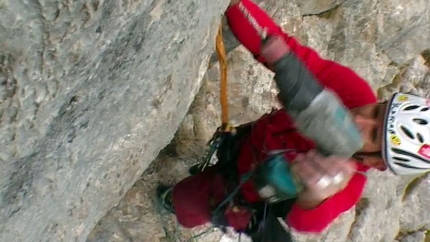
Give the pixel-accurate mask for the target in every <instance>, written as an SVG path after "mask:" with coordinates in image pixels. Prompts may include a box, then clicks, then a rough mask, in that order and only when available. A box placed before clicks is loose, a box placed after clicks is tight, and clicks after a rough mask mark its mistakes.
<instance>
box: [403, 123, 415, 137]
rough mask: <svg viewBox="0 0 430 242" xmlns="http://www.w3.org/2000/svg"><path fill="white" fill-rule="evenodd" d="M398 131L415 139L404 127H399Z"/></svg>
mask: <svg viewBox="0 0 430 242" xmlns="http://www.w3.org/2000/svg"><path fill="white" fill-rule="evenodd" d="M400 129H401V130H402V131H403V133H404V134H405V135H406V136H408V137H409V138H411V139H415V137H414V135H413V134H412V133H411V131H409V130H408V129H407V128H405V127H404V126H400Z"/></svg>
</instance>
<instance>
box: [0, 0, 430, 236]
mask: <svg viewBox="0 0 430 242" xmlns="http://www.w3.org/2000/svg"><path fill="white" fill-rule="evenodd" d="M72 2H73V3H72ZM182 2H183V1H168V0H164V1H163V0H159V1H145V0H143V1H127V0H124V1H100V2H99V1H95V0H94V1H90V0H87V1H83V0H80V1H61V2H59V1H55V0H51V1H47V0H40V1H12V0H0V33H1V34H0V40H1V42H0V43H2V44H1V45H0V117H1V119H0V121H1V122H0V147H2V148H1V149H0V162H1V167H2V169H0V194H1V198H2V199H1V202H0V216H1V217H0V219H1V220H0V221H1V222H0V241H89V242H93V241H94V242H95V241H97V242H98V241H145V242H146V241H148V242H153V241H166V240H167V238H168V237H169V236H168V233H166V230H165V229H164V228H165V227H169V228H170V229H172V227H175V226H174V225H172V224H174V218H172V217H168V218H167V219H166V221H165V220H162V219H160V218H159V214H158V213H159V212H158V208H157V206H155V205H154V203H153V202H152V199H153V198H154V191H153V190H154V187H155V185H156V183H157V182H159V181H163V182H166V183H174V182H176V181H178V180H179V179H180V178H182V177H184V176H186V175H187V167H188V166H190V165H191V164H194V163H195V162H196V161H197V160H198V159H201V157H202V155H204V153H205V150H206V147H205V146H204V144H205V142H206V141H207V140H208V139H209V138H210V136H211V135H212V132H214V131H215V129H216V127H217V126H218V125H219V123H220V114H219V110H220V108H219V100H218V84H219V82H218V79H219V75H218V66H217V65H214V66H213V67H212V68H211V69H209V70H206V69H207V63H208V60H209V56H210V55H212V54H213V46H214V36H215V32H216V28H217V25H218V21H219V16H220V14H221V13H222V12H223V11H224V9H225V7H226V5H227V2H228V1H209V0H203V1H185V2H183V3H182ZM257 2H259V3H260V5H261V6H262V7H263V8H265V9H267V11H268V12H269V13H270V14H271V15H272V16H273V17H274V18H275V20H276V21H277V22H278V23H280V24H281V25H282V27H283V28H284V29H285V30H286V31H287V32H289V33H291V34H292V35H294V36H296V37H297V38H298V39H299V40H300V41H301V42H302V43H303V44H305V45H308V46H311V47H313V48H315V49H316V50H318V51H319V52H320V54H321V55H322V56H324V57H326V58H330V59H333V60H335V61H338V62H340V63H342V64H344V65H347V66H350V67H351V68H353V69H354V70H356V71H357V73H359V74H360V75H361V76H363V77H364V78H365V79H366V80H368V81H369V83H371V85H372V86H373V87H374V89H375V91H376V92H378V94H379V97H380V98H381V99H384V98H386V97H388V95H389V94H390V93H392V92H394V91H397V90H402V91H410V92H414V93H418V94H420V95H429V90H430V86H429V83H430V70H429V66H430V32H429V31H428V29H430V19H429V18H428V17H427V16H430V2H428V1H426V0H412V1H400V0H394V1H393V0H390V1H388V0H384V1H381V0H378V1H377V0H349V1H337V0H332V1H314V0H307V1H283V0H266V1H262V0H259V1H257ZM333 7H334V8H333ZM225 31H226V33H228V28H227V27H225ZM226 39H227V42H228V49H229V50H231V53H230V54H229V63H230V67H229V78H230V79H229V102H230V118H231V120H232V122H233V123H234V124H240V123H243V122H247V121H250V120H253V119H255V118H258V117H259V116H260V115H262V114H263V113H265V112H268V111H269V110H270V109H271V108H272V107H276V106H277V104H276V102H275V98H274V97H275V93H276V89H275V87H274V86H273V82H272V79H271V78H272V73H270V72H268V71H267V70H266V69H265V68H264V67H262V66H261V65H258V64H257V63H256V62H255V61H254V60H253V59H252V56H251V55H249V53H247V52H246V50H244V49H243V47H238V48H237V44H238V43H237V41H235V40H234V38H232V35H231V34H230V35H226ZM203 77H204V78H203ZM202 79H203V82H202ZM201 83H203V85H200V84H201ZM200 86H201V88H200V90H199V89H198V88H199V87H200ZM198 90H199V92H198V94H197V97H196V99H195V100H194V102H193V103H192V105H191V109H190V110H189V112H188V113H186V112H187V110H188V108H189V107H190V103H191V102H192V100H193V98H194V96H195V94H196V93H197V91H198ZM184 117H185V118H184ZM181 121H183V122H182V124H181V125H180V123H181ZM179 125H180V126H179ZM178 126H179V130H177V128H178ZM175 131H177V133H176V136H175V138H174V139H173V142H172V143H171V144H170V145H169V146H168V147H166V149H165V150H164V151H163V153H162V155H160V156H159V157H158V158H157V159H156V160H155V161H154V163H153V164H152V165H151V166H150V167H149V168H148V169H147V170H146V171H145V173H144V174H143V175H142V176H141V177H140V175H141V174H142V172H143V171H144V170H145V169H146V168H147V167H148V165H149V163H150V162H151V161H152V160H153V159H154V158H155V157H156V155H157V153H158V152H159V151H160V149H161V148H163V147H164V146H165V145H166V144H168V143H169V142H170V141H171V139H172V138H173V135H174V133H175ZM136 180H138V181H137V182H136ZM412 181H414V182H412ZM428 181H429V178H428V177H427V178H425V179H419V180H414V179H413V178H408V177H405V178H398V177H394V176H393V175H391V174H389V173H380V172H370V173H369V184H368V186H367V188H366V193H365V194H364V196H363V199H362V201H361V202H360V203H359V205H358V206H357V207H356V208H354V209H352V210H351V211H349V212H348V213H345V214H344V215H343V216H342V217H340V218H339V220H338V221H336V222H335V223H334V224H333V226H332V227H330V228H329V229H328V230H327V231H326V232H325V233H324V234H322V235H320V236H310V235H303V234H298V233H295V236H296V238H297V241H327V242H328V241H339V242H340V241H354V242H356V241H358V242H360V241H363V242H365V241H384V242H385V241H387V242H391V241H394V240H397V241H423V240H424V238H425V233H424V231H425V230H429V229H430V228H429V224H430V222H429V217H428V214H429V213H430V211H429V210H428V209H429V206H428V202H429V201H428V198H429V194H428V191H429V190H428ZM135 182H136V183H135ZM133 183H135V185H134V186H133V187H132V188H131V190H129V188H130V187H131V186H132V184H133ZM406 188H407V189H406ZM127 191H128V192H127ZM121 198H123V199H122V200H121V201H120V199H121ZM119 201H120V202H119ZM118 202H119V203H118ZM116 204H118V205H117V206H115V207H114V208H113V209H112V210H110V209H111V208H112V207H113V206H114V205H116ZM108 210H110V211H109V212H108V213H107V214H106V216H104V217H103V218H102V219H101V220H100V221H99V223H98V225H97V226H95V229H94V230H93V228H94V225H95V224H96V222H97V221H98V220H99V219H100V218H101V217H102V216H103V215H104V214H105V213H106V212H107V211H108ZM166 223H167V226H166ZM201 229H203V230H204V228H201ZM91 231H92V233H91V234H90V232H91ZM170 231H172V230H170ZM199 231H200V228H199V230H197V231H186V230H180V231H179V235H180V236H182V237H183V238H184V240H181V239H178V240H176V241H186V240H185V238H186V239H188V238H190V237H191V236H192V234H196V233H197V232H199ZM220 237H221V236H220V235H219V233H216V232H215V233H212V234H209V235H205V236H203V237H202V238H201V241H219V239H220ZM223 241H226V240H225V239H223Z"/></svg>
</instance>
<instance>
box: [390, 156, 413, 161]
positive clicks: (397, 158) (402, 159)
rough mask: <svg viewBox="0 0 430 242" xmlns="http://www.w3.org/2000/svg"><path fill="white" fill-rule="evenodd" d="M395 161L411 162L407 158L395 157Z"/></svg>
mask: <svg viewBox="0 0 430 242" xmlns="http://www.w3.org/2000/svg"><path fill="white" fill-rule="evenodd" d="M393 159H395V160H398V161H402V162H409V161H411V160H409V159H406V158H400V157H393Z"/></svg>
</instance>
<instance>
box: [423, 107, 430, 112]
mask: <svg viewBox="0 0 430 242" xmlns="http://www.w3.org/2000/svg"><path fill="white" fill-rule="evenodd" d="M429 109H430V108H429V107H425V108H422V109H421V112H425V111H429Z"/></svg>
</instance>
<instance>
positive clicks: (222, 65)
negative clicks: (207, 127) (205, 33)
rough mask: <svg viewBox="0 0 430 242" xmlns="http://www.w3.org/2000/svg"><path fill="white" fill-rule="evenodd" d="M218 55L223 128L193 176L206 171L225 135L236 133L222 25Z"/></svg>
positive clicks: (219, 34)
mask: <svg viewBox="0 0 430 242" xmlns="http://www.w3.org/2000/svg"><path fill="white" fill-rule="evenodd" d="M215 46H216V53H217V56H218V62H219V69H220V103H221V126H220V127H219V128H218V129H217V130H216V131H215V133H214V135H213V136H212V138H211V139H210V140H209V141H208V143H207V145H208V146H209V151H208V153H207V154H206V156H205V158H204V159H203V161H202V163H200V164H197V165H194V166H193V167H191V168H190V173H191V174H196V173H198V172H202V171H203V170H204V169H206V168H207V167H208V166H209V165H210V162H211V160H212V157H213V156H214V154H215V152H216V151H217V149H218V147H219V144H220V143H221V141H222V139H223V137H224V136H225V134H227V133H230V132H234V127H233V126H232V125H231V124H230V122H229V114H228V96H227V68H228V65H227V55H226V52H225V47H224V41H223V35H222V24H220V26H219V28H218V34H217V36H216V45H215Z"/></svg>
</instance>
